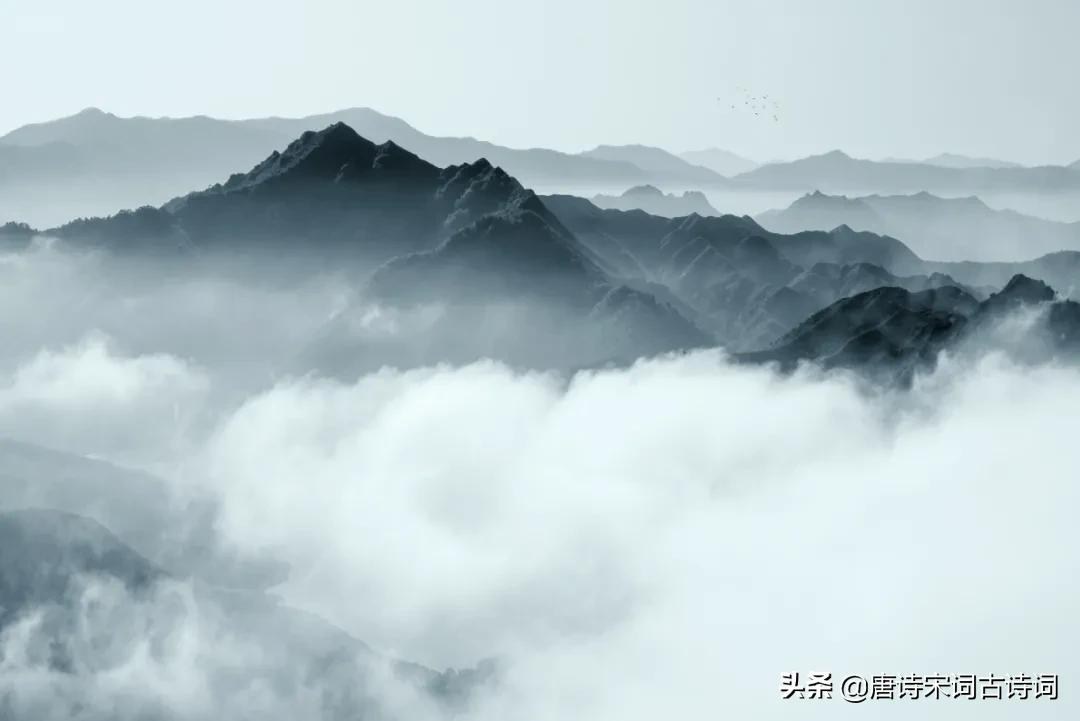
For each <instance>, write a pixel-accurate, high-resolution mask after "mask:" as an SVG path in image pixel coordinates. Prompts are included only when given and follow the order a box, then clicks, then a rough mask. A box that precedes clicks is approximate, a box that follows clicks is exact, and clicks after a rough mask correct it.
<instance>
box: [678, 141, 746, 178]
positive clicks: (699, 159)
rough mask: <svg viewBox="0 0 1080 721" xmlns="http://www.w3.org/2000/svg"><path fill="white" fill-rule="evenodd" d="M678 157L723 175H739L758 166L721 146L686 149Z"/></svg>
mask: <svg viewBox="0 0 1080 721" xmlns="http://www.w3.org/2000/svg"><path fill="white" fill-rule="evenodd" d="M679 157H680V158H682V159H683V160H685V161H686V162H688V163H693V164H694V165H701V166H704V167H706V168H709V169H710V170H713V171H715V172H717V173H719V174H720V175H723V176H725V177H731V176H733V175H739V174H740V173H745V172H747V171H749V170H753V169H754V168H756V167H758V166H759V165H760V163H757V162H755V161H753V160H750V159H749V158H744V157H742V156H741V155H737V154H735V153H732V152H731V151H729V150H723V149H721V148H705V149H704V150H688V151H687V152H685V153H679Z"/></svg>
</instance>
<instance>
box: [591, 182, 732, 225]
mask: <svg viewBox="0 0 1080 721" xmlns="http://www.w3.org/2000/svg"><path fill="white" fill-rule="evenodd" d="M592 202H593V205H595V206H597V207H598V208H611V209H615V210H634V209H635V208H637V209H640V210H644V211H645V212H646V213H650V214H652V215H663V216H665V217H668V218H677V217H679V216H681V215H690V214H691V213H697V214H698V215H720V211H718V210H717V209H716V208H714V207H713V206H712V205H711V204H710V203H709V199H708V198H706V197H705V194H704V193H702V192H701V191H700V190H687V191H684V192H682V193H665V192H664V191H662V190H660V189H659V188H657V187H655V186H652V185H636V186H634V187H633V188H630V189H628V190H626V191H625V192H623V193H622V194H621V195H594V196H593V197H592Z"/></svg>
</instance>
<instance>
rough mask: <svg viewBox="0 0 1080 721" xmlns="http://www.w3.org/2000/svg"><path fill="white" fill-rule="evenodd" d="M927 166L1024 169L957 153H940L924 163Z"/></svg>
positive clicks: (1003, 161) (1004, 161) (1007, 162)
mask: <svg viewBox="0 0 1080 721" xmlns="http://www.w3.org/2000/svg"><path fill="white" fill-rule="evenodd" d="M922 162H924V163H926V164H927V165H940V166H942V167H944V168H1022V167H1023V165H1021V164H1020V163H1013V162H1011V161H1008V160H998V159H996V158H973V157H971V156H969V155H959V154H957V153H939V154H938V155H935V156H934V157H932V158H927V159H926V160H924V161H922Z"/></svg>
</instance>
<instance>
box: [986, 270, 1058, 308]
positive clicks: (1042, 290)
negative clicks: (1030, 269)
mask: <svg viewBox="0 0 1080 721" xmlns="http://www.w3.org/2000/svg"><path fill="white" fill-rule="evenodd" d="M994 297H995V298H999V299H1001V300H1007V301H1009V302H1021V303H1041V302H1043V301H1048V300H1053V299H1054V289H1053V288H1051V287H1050V286H1048V285H1047V284H1046V283H1044V282H1042V281H1041V280H1036V279H1034V278H1029V277H1027V276H1026V275H1023V274H1021V273H1017V274H1016V275H1014V276H1013V277H1012V278H1011V279H1010V280H1009V282H1008V283H1007V284H1006V285H1005V287H1004V288H1002V289H1001V292H1000V293H996V294H995V295H994Z"/></svg>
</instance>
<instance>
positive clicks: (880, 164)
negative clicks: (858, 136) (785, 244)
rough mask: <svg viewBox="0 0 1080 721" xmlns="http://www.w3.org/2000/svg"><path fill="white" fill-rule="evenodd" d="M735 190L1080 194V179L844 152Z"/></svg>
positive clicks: (776, 167) (797, 163) (738, 181)
mask: <svg viewBox="0 0 1080 721" xmlns="http://www.w3.org/2000/svg"><path fill="white" fill-rule="evenodd" d="M732 181H733V184H734V185H735V186H741V187H743V188H755V189H769V190H805V191H812V190H821V191H824V192H843V191H860V192H888V193H905V192H917V191H928V192H949V193H956V192H961V193H971V192H979V191H999V192H1000V191H1024V192H1053V191H1062V190H1076V189H1078V188H1080V173H1078V172H1077V171H1076V170H1075V169H1073V168H1065V167H1060V166H1050V165H1048V166H1041V167H1033V168H1027V167H1020V168H954V167H941V166H938V165H929V164H926V163H906V162H895V161H894V162H887V161H874V160H863V159H859V158H852V157H850V156H848V155H847V154H845V153H843V152H842V151H839V150H834V151H832V152H829V153H825V154H823V155H813V156H810V157H808V158H801V159H799V160H793V161H790V162H784V163H772V164H769V165H763V166H761V167H759V168H755V169H754V170H751V171H748V172H746V173H743V174H741V175H738V176H736V177H735V178H733V179H732Z"/></svg>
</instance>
